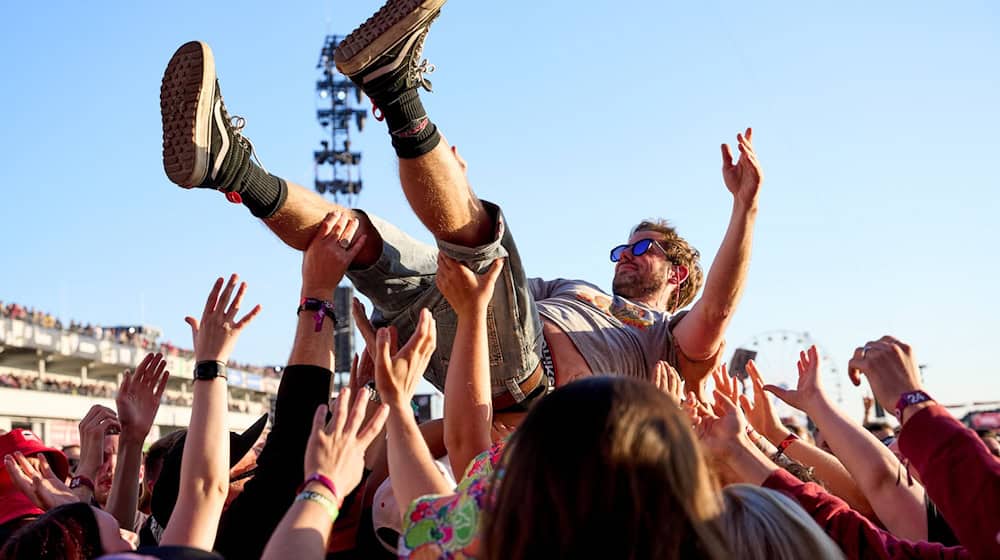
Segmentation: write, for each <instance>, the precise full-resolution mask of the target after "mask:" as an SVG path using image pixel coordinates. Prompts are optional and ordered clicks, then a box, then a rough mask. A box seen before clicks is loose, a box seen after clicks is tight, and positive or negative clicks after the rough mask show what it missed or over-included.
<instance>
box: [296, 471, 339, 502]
mask: <svg viewBox="0 0 1000 560" xmlns="http://www.w3.org/2000/svg"><path fill="white" fill-rule="evenodd" d="M310 482H316V483H318V484H322V485H323V486H324V487H326V489H327V490H329V491H330V493H331V494H333V499H334V500H336V501H337V503H338V504H339V503H340V502H341V499H340V494H338V493H337V487H336V486H334V484H333V481H332V480H330V478H329V477H327V476H326V475H324V474H321V473H318V472H317V473H313V474H311V475H309V476H308V477H306V480H305V482H303V483H302V484H301V485H299V490H298V491H299V492H302V491H304V490H305V489H306V486H308V485H309V483H310Z"/></svg>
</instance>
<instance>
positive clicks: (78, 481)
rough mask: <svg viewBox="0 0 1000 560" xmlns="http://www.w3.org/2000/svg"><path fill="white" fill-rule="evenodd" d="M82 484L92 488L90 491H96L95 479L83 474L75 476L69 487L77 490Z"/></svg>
mask: <svg viewBox="0 0 1000 560" xmlns="http://www.w3.org/2000/svg"><path fill="white" fill-rule="evenodd" d="M81 486H86V487H87V488H90V492H91V493H94V481H93V480H90V479H89V478H87V477H85V476H83V475H77V476H74V477H73V478H72V479H71V480H70V481H69V489H70V490H76V489H77V488H79V487H81Z"/></svg>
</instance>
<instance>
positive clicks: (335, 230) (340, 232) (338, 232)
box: [330, 212, 351, 243]
mask: <svg viewBox="0 0 1000 560" xmlns="http://www.w3.org/2000/svg"><path fill="white" fill-rule="evenodd" d="M350 220H351V213H350V212H342V213H340V214H339V215H338V216H337V220H336V221H334V222H333V227H332V228H331V229H330V239H331V240H334V241H336V242H337V243H340V240H341V239H343V237H344V231H345V230H346V229H347V223H348V222H349V221H350Z"/></svg>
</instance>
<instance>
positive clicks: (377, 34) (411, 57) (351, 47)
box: [333, 0, 446, 101]
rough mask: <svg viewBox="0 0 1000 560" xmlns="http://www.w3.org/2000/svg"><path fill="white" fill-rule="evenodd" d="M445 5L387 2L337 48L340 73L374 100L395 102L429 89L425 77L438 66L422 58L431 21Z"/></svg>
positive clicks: (423, 0)
mask: <svg viewBox="0 0 1000 560" xmlns="http://www.w3.org/2000/svg"><path fill="white" fill-rule="evenodd" d="M445 1H446V0H389V2H388V3H386V5H385V6H383V7H382V9H380V10H379V11H377V12H375V15H373V16H372V17H370V18H368V21H366V22H364V23H363V24H361V26H360V27H358V28H357V29H355V30H354V31H352V32H351V34H350V35H348V36H347V37H345V38H344V40H343V41H341V43H340V44H339V45H338V46H337V51H336V52H335V53H334V55H333V60H334V62H336V64H337V69H338V70H340V71H341V72H342V73H343V74H344V75H346V76H347V77H348V78H350V79H351V80H352V81H353V82H354V83H356V84H357V85H358V86H359V87H360V88H361V89H362V90H363V91H364V92H365V93H366V94H367V95H368V97H370V98H372V100H373V101H379V100H381V99H386V98H389V99H391V98H394V97H397V95H398V94H399V93H401V92H404V91H407V90H410V89H413V88H416V87H418V86H419V87H423V88H424V89H426V90H427V91H430V90H431V83H430V81H429V80H427V78H426V77H424V74H425V73H426V74H429V73H431V72H433V71H434V67H433V66H432V65H429V64H428V63H427V61H426V60H424V61H422V62H420V55H421V53H422V52H423V48H424V39H425V38H426V37H427V31H428V30H429V29H430V26H431V22H433V21H434V19H435V18H437V16H438V15H439V14H440V13H441V6H443V5H444V3H445Z"/></svg>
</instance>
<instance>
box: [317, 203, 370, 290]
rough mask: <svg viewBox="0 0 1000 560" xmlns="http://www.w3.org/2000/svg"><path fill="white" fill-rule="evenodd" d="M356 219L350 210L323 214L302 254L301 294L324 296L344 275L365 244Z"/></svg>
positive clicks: (334, 287)
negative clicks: (324, 215) (359, 233)
mask: <svg viewBox="0 0 1000 560" xmlns="http://www.w3.org/2000/svg"><path fill="white" fill-rule="evenodd" d="M357 232H358V219H357V218H355V217H354V216H353V215H352V214H351V212H350V211H349V210H340V209H338V210H334V211H333V212H330V213H329V214H327V215H326V217H324V218H323V221H322V222H320V224H319V227H318V228H317V229H316V234H315V235H314V236H313V238H312V241H310V242H309V246H308V247H306V250H305V252H304V253H303V255H302V292H303V293H302V295H303V296H304V297H319V298H321V299H327V298H329V297H330V296H331V295H332V294H333V291H334V289H336V287H337V284H339V283H340V280H341V279H343V277H344V273H345V272H347V267H348V266H350V264H351V261H353V260H354V257H356V256H357V255H358V253H359V252H360V251H361V248H362V247H364V244H365V236H364V235H360V236H356V234H357Z"/></svg>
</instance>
